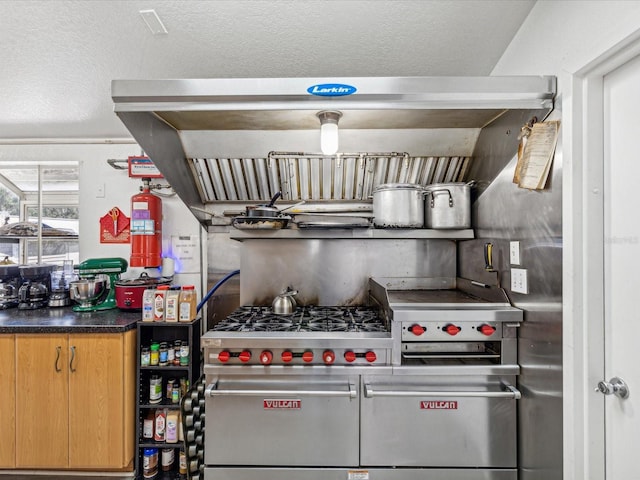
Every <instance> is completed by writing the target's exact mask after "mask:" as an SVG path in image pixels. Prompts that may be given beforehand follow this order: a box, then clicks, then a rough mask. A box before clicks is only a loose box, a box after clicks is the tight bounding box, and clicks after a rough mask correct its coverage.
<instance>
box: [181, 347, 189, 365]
mask: <svg viewBox="0 0 640 480" xmlns="http://www.w3.org/2000/svg"><path fill="white" fill-rule="evenodd" d="M180 365H183V366H184V365H189V344H188V343H187V342H182V345H181V346H180Z"/></svg>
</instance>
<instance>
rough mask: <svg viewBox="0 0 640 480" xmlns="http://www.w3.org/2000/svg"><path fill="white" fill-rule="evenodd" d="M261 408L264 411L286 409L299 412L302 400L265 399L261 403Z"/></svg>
mask: <svg viewBox="0 0 640 480" xmlns="http://www.w3.org/2000/svg"><path fill="white" fill-rule="evenodd" d="M262 407H263V408H264V409H265V410H275V409H288V410H300V408H302V400H276V399H274V400H270V399H267V398H265V399H264V400H263V401H262Z"/></svg>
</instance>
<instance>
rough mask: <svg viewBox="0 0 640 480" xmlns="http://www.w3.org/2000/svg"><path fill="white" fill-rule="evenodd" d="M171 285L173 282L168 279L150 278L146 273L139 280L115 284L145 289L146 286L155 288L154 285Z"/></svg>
mask: <svg viewBox="0 0 640 480" xmlns="http://www.w3.org/2000/svg"><path fill="white" fill-rule="evenodd" d="M170 283H171V280H168V279H166V278H162V277H160V278H154V277H150V276H149V275H148V274H147V273H146V272H142V273H141V274H140V276H139V277H138V278H133V279H130V280H117V281H116V282H115V284H116V286H122V287H138V286H140V287H145V286H153V285H168V284H170Z"/></svg>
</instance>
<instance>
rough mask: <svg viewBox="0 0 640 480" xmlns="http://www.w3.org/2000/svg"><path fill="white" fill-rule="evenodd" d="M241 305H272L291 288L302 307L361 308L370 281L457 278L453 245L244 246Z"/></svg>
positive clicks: (307, 242)
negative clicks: (387, 278) (345, 306)
mask: <svg viewBox="0 0 640 480" xmlns="http://www.w3.org/2000/svg"><path fill="white" fill-rule="evenodd" d="M241 248H242V250H241V255H240V258H241V264H240V270H241V272H242V274H241V276H240V285H241V288H240V292H241V297H240V302H241V304H243V305H271V302H272V301H273V299H274V298H275V296H276V295H278V294H279V293H281V292H282V290H284V289H285V288H286V287H288V286H291V287H293V288H294V289H296V290H298V291H299V292H300V293H299V294H298V295H297V297H296V298H297V299H298V301H299V303H302V304H314V305H362V304H367V302H368V290H369V286H368V285H369V284H368V279H369V277H455V274H456V253H455V250H456V245H455V242H454V241H451V240H407V239H399V240H391V239H390V240H386V239H376V240H369V239H339V240H338V239H334V240H329V239H278V240H265V239H257V240H244V241H243V242H242V247H241Z"/></svg>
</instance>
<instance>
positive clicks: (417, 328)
mask: <svg viewBox="0 0 640 480" xmlns="http://www.w3.org/2000/svg"><path fill="white" fill-rule="evenodd" d="M409 331H410V332H411V333H413V334H414V335H415V336H416V337H419V336H420V335H422V334H423V333H424V332H426V331H427V329H426V328H425V327H423V326H421V325H418V324H415V325H411V326H410V327H409Z"/></svg>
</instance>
